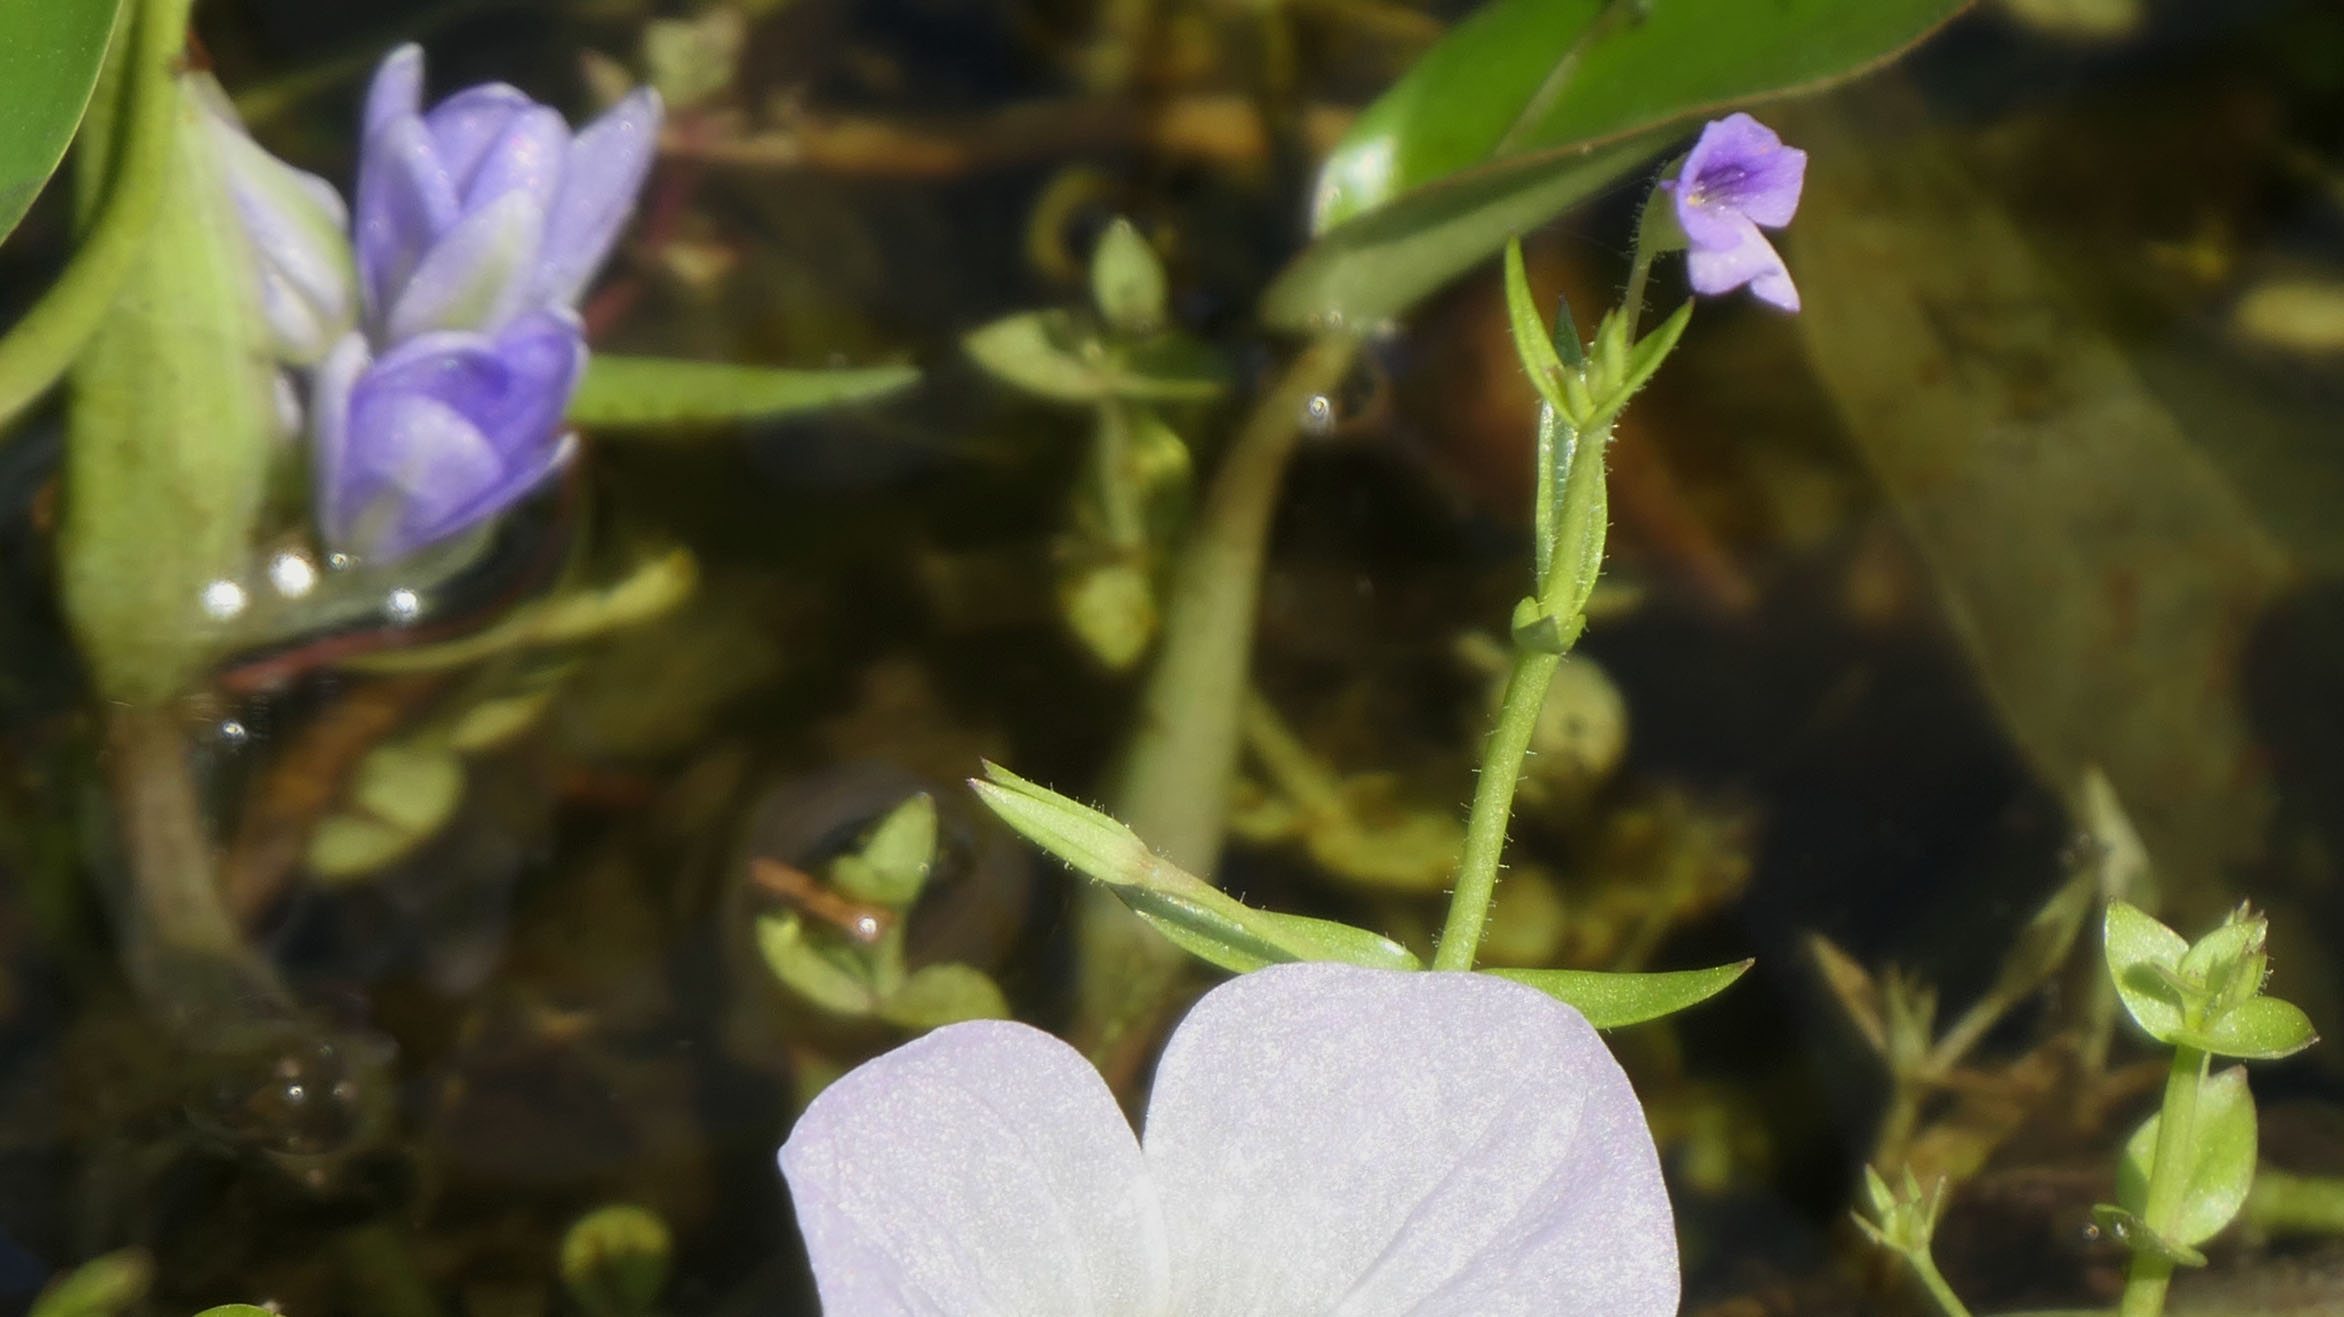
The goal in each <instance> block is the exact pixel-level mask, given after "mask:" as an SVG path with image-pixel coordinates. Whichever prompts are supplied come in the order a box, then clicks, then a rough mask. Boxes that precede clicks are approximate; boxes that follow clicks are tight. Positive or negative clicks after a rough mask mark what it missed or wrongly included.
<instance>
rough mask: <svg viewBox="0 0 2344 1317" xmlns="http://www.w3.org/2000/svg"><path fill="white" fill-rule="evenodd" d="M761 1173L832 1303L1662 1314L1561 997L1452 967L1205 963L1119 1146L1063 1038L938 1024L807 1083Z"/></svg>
mask: <svg viewBox="0 0 2344 1317" xmlns="http://www.w3.org/2000/svg"><path fill="white" fill-rule="evenodd" d="M781 1168H782V1172H783V1174H784V1175H786V1176H787V1177H788V1178H789V1187H790V1194H791V1196H792V1197H793V1198H794V1199H795V1200H796V1203H797V1216H798V1228H799V1229H800V1231H801V1232H803V1233H804V1235H805V1238H806V1251H807V1253H808V1254H809V1255H810V1256H811V1258H812V1260H813V1264H814V1280H815V1283H816V1285H817V1286H818V1287H819V1288H820V1290H821V1293H822V1306H823V1308H824V1310H825V1311H827V1312H831V1313H838V1314H847V1313H853V1314H873V1313H913V1312H919V1313H932V1314H937V1317H955V1315H957V1314H974V1313H1100V1314H1117V1315H1119V1317H1120V1315H1126V1314H1128V1315H1129V1317H1159V1315H1161V1314H1172V1313H1206V1314H1220V1313H1332V1312H1345V1313H1354V1312H1356V1313H1367V1312H1378V1313H1397V1312H1413V1313H1475V1314H1480V1315H1481V1317H1516V1315H1517V1314H1518V1315H1519V1317H1532V1315H1533V1314H1536V1317H1668V1315H1669V1314H1672V1313H1674V1312H1676V1310H1677V1299H1678V1279H1677V1245H1676V1228H1675V1224H1674V1222H1673V1220H1672V1218H1671V1215H1670V1211H1669V1201H1668V1190H1667V1188H1666V1186H1665V1185H1664V1184H1663V1183H1662V1182H1661V1176H1660V1159H1659V1157H1658V1156H1657V1155H1656V1154H1655V1152H1654V1150H1653V1146H1652V1135H1651V1133H1650V1132H1649V1131H1648V1130H1647V1129H1646V1127H1645V1123H1644V1113H1643V1111H1642V1109H1641V1108H1640V1107H1638V1106H1637V1103H1636V1094H1635V1092H1634V1090H1632V1089H1631V1088H1630V1087H1629V1086H1628V1077H1627V1075H1625V1074H1623V1073H1622V1072H1621V1070H1620V1067H1619V1063H1618V1062H1616V1061H1614V1060H1613V1059H1612V1056H1611V1053H1610V1052H1608V1051H1606V1050H1605V1049H1604V1045H1603V1040H1602V1039H1601V1038H1599V1037H1597V1036H1596V1033H1595V1030H1593V1029H1592V1028H1589V1027H1588V1024H1587V1021H1586V1020H1585V1019H1583V1018H1582V1017H1581V1016H1580V1015H1579V1014H1578V1013H1577V1012H1575V1011H1573V1010H1572V1009H1571V1008H1570V1007H1568V1006H1565V1005H1563V1004H1562V1003H1560V1002H1558V1001H1555V1000H1554V999H1553V998H1551V997H1548V996H1546V995H1544V994H1542V993H1540V992H1537V991H1535V990H1533V989H1531V988H1527V987H1524V986H1523V985H1521V984H1518V983H1508V982H1506V981H1505V980H1503V979H1497V978H1491V977H1488V976H1486V975H1480V974H1432V973H1409V972H1404V971H1398V970H1375V969H1361V968H1359V967H1357V966H1353V965H1338V964H1331V963H1315V964H1295V965H1273V966H1271V967H1270V968H1268V969H1264V970H1258V971H1256V972H1254V973H1252V974H1247V975H1245V976H1243V977H1241V978H1237V979H1233V980H1231V981H1230V982H1228V983H1224V984H1222V985H1221V986H1219V987H1217V988H1215V989H1213V990H1212V991H1211V992H1208V993H1206V994H1205V995H1204V997H1203V999H1202V1000H1200V1001H1199V1002H1198V1003H1197V1004H1196V1006H1195V1008H1194V1009H1192V1010H1191V1011H1190V1012H1189V1014H1188V1018H1187V1019H1186V1020H1184V1021H1183V1022H1182V1023H1181V1025H1180V1028H1179V1029H1178V1030H1177V1031H1175V1032H1174V1033H1173V1035H1172V1040H1171V1042H1170V1043H1169V1044H1167V1045H1166V1047H1165V1049H1164V1055H1163V1059H1162V1061H1161V1062H1160V1063H1159V1065H1158V1066H1157V1069H1156V1077H1155V1085H1154V1089H1153V1091H1152V1092H1151V1093H1150V1094H1149V1097H1148V1113H1147V1132H1146V1135H1145V1137H1144V1138H1137V1139H1135V1138H1133V1137H1132V1132H1131V1127H1130V1126H1129V1125H1127V1124H1125V1123H1124V1119H1123V1113H1122V1112H1121V1111H1119V1110H1117V1109H1116V1106H1115V1098H1114V1096H1113V1095H1112V1094H1110V1093H1109V1092H1108V1091H1107V1086H1106V1084H1105V1083H1104V1082H1102V1081H1101V1080H1100V1078H1099V1074H1098V1072H1097V1071H1095V1070H1093V1069H1091V1067H1090V1065H1089V1063H1088V1062H1086V1061H1084V1060H1083V1059H1082V1057H1081V1055H1080V1054H1078V1053H1077V1052H1075V1051H1074V1049H1073V1048H1070V1047H1068V1046H1067V1045H1066V1044H1064V1043H1061V1042H1059V1041H1058V1040H1057V1039H1055V1038H1052V1037H1050V1036H1049V1035H1048V1034H1045V1033H1042V1032H1041V1031H1039V1030H1036V1029H1030V1028H1027V1027H1026V1026H1024V1025H1021V1024H1012V1023H1008V1022H1006V1021H997V1020H989V1021H982V1022H977V1023H970V1024H954V1025H948V1026H946V1027H944V1028H942V1029H939V1030H937V1031H936V1032H934V1033H931V1034H929V1035H928V1036H927V1037H925V1038H922V1039H919V1040H917V1041H915V1042H912V1043H908V1044H906V1045H904V1046H903V1047H900V1048H898V1049H896V1050H895V1051H892V1052H889V1053H888V1054H887V1055H885V1056H882V1057H880V1058H878V1059H877V1060H875V1061H872V1062H869V1063H868V1064H865V1065H863V1066H861V1067H858V1068H857V1069H856V1070H854V1071H853V1072H852V1073H850V1074H848V1075H847V1076H846V1077H845V1078H843V1079H841V1080H839V1081H838V1082H837V1083H835V1084H832V1085H831V1086H830V1087H829V1088H828V1089H825V1090H824V1091H823V1093H822V1095H821V1096H820V1097H818V1098H816V1099H815V1100H814V1102H813V1105H811V1106H809V1107H808V1108H807V1109H806V1114H805V1115H804V1116H802V1117H800V1118H799V1120H798V1123H797V1128H796V1129H794V1130H792V1131H791V1132H790V1136H789V1142H788V1143H787V1144H786V1145H784V1146H783V1148H782V1150H781Z"/></svg>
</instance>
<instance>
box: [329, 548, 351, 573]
mask: <svg viewBox="0 0 2344 1317" xmlns="http://www.w3.org/2000/svg"><path fill="white" fill-rule="evenodd" d="M326 566H327V567H329V568H331V569H332V570H334V571H337V572H346V571H349V570H350V555H349V554H346V553H329V554H327V555H326Z"/></svg>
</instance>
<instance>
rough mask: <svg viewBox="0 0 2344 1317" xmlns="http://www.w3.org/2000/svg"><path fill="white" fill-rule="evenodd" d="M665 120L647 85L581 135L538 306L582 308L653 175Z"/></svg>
mask: <svg viewBox="0 0 2344 1317" xmlns="http://www.w3.org/2000/svg"><path fill="white" fill-rule="evenodd" d="M661 115H662V110H661V107H660V102H659V94H658V93H657V92H655V91H652V90H651V89H650V88H648V87H645V88H642V89H640V90H638V91H636V92H635V93H634V94H633V95H631V96H629V97H627V98H626V99H625V100H623V101H620V102H619V103H618V104H617V105H615V106H612V107H611V108H610V109H609V110H608V111H607V112H605V113H604V114H603V115H602V117H601V118H599V119H596V120H595V121H594V122H593V123H591V124H588V125H587V126H586V127H585V128H584V129H583V130H581V131H580V132H579V134H578V139H577V141H576V142H575V143H573V144H572V145H571V147H570V154H569V162H568V167H567V169H566V170H565V171H564V172H563V175H562V182H561V188H560V190H559V191H558V192H557V193H556V194H555V197H554V204H553V210H552V212H551V215H550V219H549V223H548V229H547V233H546V241H545V253H544V257H543V259H542V261H541V262H540V264H539V266H538V272H537V280H536V285H535V286H536V290H537V291H536V297H537V300H540V301H544V302H560V303H565V304H569V303H575V302H576V301H577V300H578V295H579V294H580V293H583V292H584V291H585V290H586V285H587V283H588V282H589V281H591V280H592V279H593V278H594V274H595V271H597V270H599V269H601V268H602V263H603V261H604V259H605V258H607V257H608V256H609V255H610V249H611V244H612V243H614V242H616V241H617V240H618V235H619V230H620V229H621V228H622V227H624V226H625V224H626V222H627V217H628V216H629V215H631V214H633V213H634V210H635V200H636V198H637V197H638V196H639V195H640V194H641V193H642V191H643V180H644V179H645V178H646V177H647V176H648V175H649V174H650V172H651V161H652V157H653V155H654V154H655V153H656V151H657V149H658V146H659V123H660V118H661Z"/></svg>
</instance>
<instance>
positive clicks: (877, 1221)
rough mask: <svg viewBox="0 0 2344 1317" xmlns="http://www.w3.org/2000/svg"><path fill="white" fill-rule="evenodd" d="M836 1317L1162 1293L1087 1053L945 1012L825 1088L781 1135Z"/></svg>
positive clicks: (1152, 1242) (1133, 1151)
mask: <svg viewBox="0 0 2344 1317" xmlns="http://www.w3.org/2000/svg"><path fill="white" fill-rule="evenodd" d="M781 1169H782V1173H783V1174H784V1175H786V1176H788V1177H789V1185H790V1195H791V1197H792V1198H793V1199H794V1200H795V1202H796V1204H797V1212H798V1228H799V1230H800V1232H801V1233H803V1234H804V1235H805V1238H806V1251H807V1253H808V1254H809V1255H810V1256H811V1257H812V1259H813V1263H814V1278H815V1281H816V1283H817V1285H818V1286H819V1287H820V1289H821V1291H822V1306H823V1309H824V1310H825V1311H826V1312H828V1313H831V1314H833V1317H877V1315H879V1314H889V1313H923V1314H930V1313H932V1314H940V1315H941V1314H954V1315H958V1314H972V1315H973V1314H980V1313H982V1314H999V1315H1000V1317H1082V1315H1085V1314H1096V1315H1097V1317H1126V1315H1129V1314H1148V1313H1159V1312H1162V1311H1164V1307H1163V1304H1164V1296H1165V1292H1166V1290H1167V1288H1168V1285H1167V1281H1166V1279H1165V1251H1164V1238H1163V1226H1162V1223H1161V1220H1160V1218H1159V1216H1158V1214H1157V1210H1156V1204H1155V1196H1154V1191H1153V1189H1152V1188H1151V1187H1150V1185H1149V1183H1148V1179H1147V1168H1146V1165H1145V1163H1144V1162H1143V1161H1142V1159H1141V1157H1140V1152H1139V1144H1138V1142H1137V1141H1136V1140H1135V1139H1133V1138H1132V1135H1131V1127H1130V1126H1129V1125H1127V1124H1125V1123H1124V1119H1123V1113H1122V1112H1121V1111H1119V1110H1117V1108H1116V1106H1115V1099H1114V1097H1113V1095H1111V1094H1110V1093H1109V1092H1108V1091H1107V1085H1106V1084H1105V1083H1104V1082H1103V1081H1102V1080H1101V1079H1100V1078H1099V1074H1098V1072H1097V1071H1096V1070H1093V1069H1092V1068H1091V1066H1090V1063H1089V1062H1087V1061H1085V1060H1083V1058H1082V1057H1081V1055H1080V1054H1078V1053H1077V1052H1075V1050H1074V1049H1073V1048H1071V1047H1068V1046H1067V1045H1066V1044H1064V1043H1062V1042H1059V1041H1058V1040H1057V1039H1055V1038H1052V1037H1051V1036H1050V1035H1048V1034H1046V1033H1043V1032H1041V1031H1040V1030H1038V1029H1033V1028H1029V1027H1027V1026H1025V1025H1022V1024H1012V1023H1009V1022H1007V1021H999V1020H985V1021H976V1022H971V1023H968V1024H955V1025H950V1026H947V1027H946V1028H942V1029H938V1030H937V1031H935V1032H934V1033H931V1034H929V1035H928V1036H926V1037H925V1038H921V1039H918V1040H916V1041H914V1042H910V1043H906V1044H905V1045H904V1046H902V1047H899V1048H897V1049H896V1050H894V1051H892V1052H889V1053H888V1054H886V1055H885V1056H882V1057H880V1058H878V1059H877V1060H874V1061H871V1062H868V1063H866V1064H864V1065H862V1066H860V1067H857V1068H856V1069H855V1070H853V1071H852V1072H850V1073H849V1074H847V1075H846V1077H845V1078H843V1079H840V1080H839V1081H838V1082H837V1083H834V1084H832V1085H831V1086H830V1087H829V1088H827V1089H824V1090H823V1092H822V1095H821V1096H820V1097H818V1098H816V1099H815V1100H814V1102H813V1105H811V1106H809V1107H808V1108H807V1109H806V1114H805V1115H803V1116H801V1117H800V1118H799V1119H798V1123H797V1127H796V1128H795V1129H793V1130H792V1131H791V1132H790V1137H789V1142H788V1143H787V1144H785V1145H783V1147H782V1150H781Z"/></svg>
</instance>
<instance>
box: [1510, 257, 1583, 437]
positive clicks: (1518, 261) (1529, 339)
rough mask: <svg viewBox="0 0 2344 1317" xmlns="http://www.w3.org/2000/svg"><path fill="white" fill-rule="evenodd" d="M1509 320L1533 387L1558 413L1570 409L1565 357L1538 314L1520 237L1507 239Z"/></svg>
mask: <svg viewBox="0 0 2344 1317" xmlns="http://www.w3.org/2000/svg"><path fill="white" fill-rule="evenodd" d="M1506 323H1507V327H1508V328H1509V329H1511V330H1512V331H1513V335H1514V354H1515V355H1516V356H1518V357H1520V358H1521V359H1522V369H1523V371H1524V372H1525V373H1527V374H1528V375H1529V376H1530V383H1531V385H1532V387H1534V388H1536V389H1537V390H1538V393H1539V396H1540V397H1542V398H1544V399H1546V402H1547V405H1548V406H1549V407H1552V408H1554V409H1555V410H1556V411H1557V412H1558V413H1560V412H1567V411H1568V410H1569V409H1568V407H1566V406H1565V404H1564V402H1563V393H1562V387H1561V380H1562V378H1563V372H1564V370H1565V367H1564V365H1563V359H1562V358H1561V357H1560V356H1558V355H1557V354H1556V353H1555V342H1554V338H1553V337H1552V336H1551V335H1550V334H1548V332H1547V328H1546V318H1545V317H1544V316H1541V315H1540V314H1538V302H1537V300H1536V299H1535V298H1534V297H1533V296H1532V295H1531V292H1530V275H1529V272H1528V271H1526V270H1525V269H1524V268H1523V266H1522V240H1521V239H1519V238H1509V239H1507V240H1506ZM1572 346H1573V347H1574V348H1575V347H1577V346H1578V345H1577V344H1573V345H1572Z"/></svg>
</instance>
